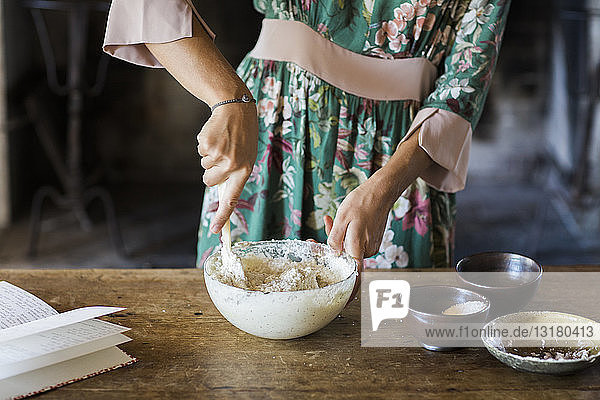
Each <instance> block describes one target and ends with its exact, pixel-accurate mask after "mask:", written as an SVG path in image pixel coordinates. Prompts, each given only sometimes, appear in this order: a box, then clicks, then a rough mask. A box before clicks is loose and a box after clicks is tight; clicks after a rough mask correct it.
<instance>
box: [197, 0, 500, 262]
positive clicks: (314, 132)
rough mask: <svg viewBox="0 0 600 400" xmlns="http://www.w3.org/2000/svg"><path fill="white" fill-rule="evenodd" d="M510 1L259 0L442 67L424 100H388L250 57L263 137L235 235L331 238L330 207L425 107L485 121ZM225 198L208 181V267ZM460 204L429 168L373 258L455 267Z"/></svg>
mask: <svg viewBox="0 0 600 400" xmlns="http://www.w3.org/2000/svg"><path fill="white" fill-rule="evenodd" d="M509 2H510V1H509V0H335V1H333V0H331V1H330V0H254V6H255V8H256V9H257V10H258V11H260V12H261V13H264V14H265V17H266V18H273V19H284V20H296V21H300V22H303V23H305V24H307V25H308V26H310V27H311V28H312V29H313V30H315V31H316V32H318V33H320V34H321V35H322V36H323V37H324V38H326V39H329V40H331V41H333V42H334V43H336V44H337V45H340V46H342V47H344V48H346V49H348V50H351V51H353V52H356V53H359V54H363V55H365V56H372V57H381V58H407V57H426V58H428V59H429V60H430V61H431V62H432V63H433V64H434V65H436V66H437V67H438V70H439V78H438V80H437V81H436V84H435V88H434V91H433V92H432V93H431V94H430V95H429V96H428V97H427V98H426V99H425V100H424V102H419V101H415V100H403V101H378V100H371V99H365V98H361V97H358V96H355V95H352V94H348V93H346V92H344V91H343V90H341V89H339V88H337V87H334V86H332V85H330V84H328V83H327V82H325V81H323V80H321V79H320V78H318V77H317V76H315V75H313V74H311V73H309V72H307V71H305V70H303V69H302V68H300V67H299V66H298V65H296V64H293V63H289V62H281V61H269V60H262V59H255V58H252V57H251V56H247V57H246V58H245V59H244V60H243V61H242V63H241V64H240V65H239V67H238V69H237V72H238V74H239V75H240V76H241V77H242V79H243V80H244V81H245V82H246V84H247V86H248V88H249V89H250V91H251V92H252V94H253V95H254V97H255V98H256V99H257V107H258V115H259V132H260V134H259V147H258V158H257V160H256V163H255V165H254V169H253V171H252V174H251V176H250V179H249V180H248V182H247V184H246V186H245V189H244V192H243V194H242V196H241V198H240V201H239V204H238V206H237V208H236V210H235V212H234V214H233V215H232V219H231V221H232V224H233V226H232V237H233V238H234V239H238V240H252V241H254V240H265V239H275V238H300V239H307V238H314V239H316V240H318V241H326V239H327V238H326V235H325V231H324V225H323V216H324V215H330V216H331V217H334V216H335V212H336V209H337V207H338V206H339V205H340V204H341V202H342V200H343V199H344V197H345V196H346V195H347V194H348V193H349V192H350V191H352V190H353V189H354V188H356V187H357V186H358V185H360V184H361V183H362V182H364V181H366V180H367V178H369V176H371V175H372V174H373V173H374V172H375V171H376V170H377V169H378V168H380V167H381V166H383V165H384V164H385V163H386V161H387V160H388V159H389V157H390V156H391V155H392V154H393V152H394V151H395V149H396V146H397V145H398V144H399V142H400V140H401V139H402V138H403V137H404V136H405V135H406V134H407V132H408V130H409V127H410V126H411V123H412V121H413V119H414V118H415V115H416V114H417V112H418V111H419V110H420V109H422V108H424V107H428V108H438V109H441V110H445V111H448V112H451V113H454V114H456V115H458V116H460V117H461V118H464V119H465V120H466V121H468V122H469V124H470V125H471V127H474V126H475V124H476V123H477V121H478V119H479V116H480V115H481V111H482V107H483V104H484V100H485V97H486V94H487V90H488V88H489V85H490V80H491V77H492V74H493V71H494V68H495V64H496V59H497V56H498V51H499V48H500V42H501V37H502V33H503V30H504V26H505V22H506V16H507V14H508V8H509ZM382 79H385V77H382ZM449 140H451V138H449ZM217 205H218V196H217V191H216V187H215V188H210V189H207V191H206V193H205V197H204V203H203V209H202V217H201V226H200V229H199V234H198V266H201V265H202V263H203V261H204V259H205V258H206V257H207V256H208V255H209V254H210V253H211V252H212V251H213V250H214V249H215V247H216V246H218V245H219V236H218V235H215V234H212V233H211V232H210V230H209V228H208V227H209V224H210V221H211V219H212V218H213V216H214V213H215V211H216V210H217ZM455 210H456V204H455V196H454V194H453V193H446V192H443V191H439V190H436V189H435V188H434V187H432V186H430V185H428V184H427V183H426V182H425V181H424V180H423V179H421V178H419V179H417V180H416V181H415V182H414V183H413V184H412V185H411V186H410V187H409V188H408V189H407V190H406V191H405V192H404V193H403V195H402V196H401V197H400V198H399V199H398V201H397V202H396V203H395V205H394V207H393V209H392V211H391V212H390V214H389V217H388V222H387V227H386V230H385V234H384V237H383V241H382V244H381V248H380V251H379V253H378V254H377V255H376V256H375V257H372V258H370V259H367V260H365V266H366V267H378V268H405V267H431V266H433V267H442V266H449V265H450V264H451V263H452V250H453V238H454V219H455Z"/></svg>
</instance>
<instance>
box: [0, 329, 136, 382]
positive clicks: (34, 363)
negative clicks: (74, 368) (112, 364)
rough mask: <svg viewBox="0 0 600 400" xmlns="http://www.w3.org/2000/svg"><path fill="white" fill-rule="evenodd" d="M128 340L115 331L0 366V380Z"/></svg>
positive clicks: (128, 339)
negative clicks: (114, 333)
mask: <svg viewBox="0 0 600 400" xmlns="http://www.w3.org/2000/svg"><path fill="white" fill-rule="evenodd" d="M130 340H131V339H130V338H128V337H127V336H125V335H122V334H120V333H117V334H116V335H111V336H107V337H104V338H101V339H98V340H94V341H92V342H86V343H83V344H80V345H77V346H73V347H69V348H67V349H64V350H60V351H55V352H52V353H49V354H45V355H42V356H39V357H35V358H29V359H27V360H24V361H20V362H15V363H12V364H8V365H4V366H0V380H2V379H5V378H9V377H11V376H15V375H19V374H23V373H26V372H29V371H34V370H36V369H39V368H43V367H47V366H49V365H53V364H57V363H60V362H63V361H66V360H70V359H72V358H77V357H81V356H84V355H86V354H91V353H94V352H96V351H99V350H103V349H107V348H109V347H113V346H117V345H119V344H123V343H127V342H129V341H130Z"/></svg>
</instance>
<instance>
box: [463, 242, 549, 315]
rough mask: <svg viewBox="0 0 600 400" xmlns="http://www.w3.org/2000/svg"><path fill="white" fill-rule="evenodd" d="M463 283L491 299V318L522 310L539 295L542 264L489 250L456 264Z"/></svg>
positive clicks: (518, 255)
mask: <svg viewBox="0 0 600 400" xmlns="http://www.w3.org/2000/svg"><path fill="white" fill-rule="evenodd" d="M456 272H457V273H458V277H459V279H460V280H461V281H462V284H463V285H464V286H465V287H466V288H467V289H470V290H473V291H475V292H477V293H479V294H481V295H483V296H485V297H487V298H488V299H489V300H490V302H491V308H490V312H489V314H488V318H489V319H493V318H495V317H497V316H499V315H504V314H508V313H513V312H516V311H520V310H521V309H522V308H523V307H524V306H526V305H527V304H528V303H529V302H530V301H531V299H532V298H533V296H534V295H535V293H536V291H537V289H538V287H539V285H540V282H541V279H542V266H541V265H540V264H538V263H537V262H535V261H534V260H532V259H531V258H529V257H526V256H523V255H520V254H514V253H503V252H485V253H479V254H474V255H472V256H469V257H465V258H463V259H462V260H460V261H459V262H458V264H457V265H456Z"/></svg>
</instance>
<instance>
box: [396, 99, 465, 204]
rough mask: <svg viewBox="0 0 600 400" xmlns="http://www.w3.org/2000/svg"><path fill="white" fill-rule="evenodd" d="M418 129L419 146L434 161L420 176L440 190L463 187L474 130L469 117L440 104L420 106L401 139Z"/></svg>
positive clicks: (453, 190)
mask: <svg viewBox="0 0 600 400" xmlns="http://www.w3.org/2000/svg"><path fill="white" fill-rule="evenodd" d="M417 130H418V131H419V146H420V147H421V148H422V149H423V150H425V152H426V153H427V154H428V155H429V157H431V159H432V160H433V161H434V162H435V164H434V165H432V166H431V167H429V168H428V169H426V170H425V171H424V172H423V173H422V174H421V178H422V179H423V180H424V181H425V182H427V184H428V185H430V186H433V187H434V188H436V189H437V190H441V191H443V192H449V193H455V192H458V191H460V190H462V189H464V188H465V183H466V181H467V169H468V166H469V152H470V150H471V137H472V135H473V131H472V129H471V124H470V123H469V121H467V120H465V119H464V118H462V117H460V116H459V115H457V114H454V113H452V112H450V111H446V110H442V109H439V108H423V109H421V110H420V111H419V112H418V113H417V115H416V116H415V119H414V120H413V123H412V125H411V126H410V128H409V130H408V133H407V134H406V136H404V138H403V139H402V142H403V141H405V140H406V139H408V138H409V137H410V136H411V135H412V134H413V133H414V132H416V131H417Z"/></svg>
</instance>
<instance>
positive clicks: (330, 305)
mask: <svg viewBox="0 0 600 400" xmlns="http://www.w3.org/2000/svg"><path fill="white" fill-rule="evenodd" d="M232 251H233V252H234V253H235V254H236V255H238V256H240V257H243V256H244V255H247V254H255V255H260V256H266V257H284V258H288V259H290V260H291V261H296V262H298V261H306V260H308V259H314V260H316V261H317V263H318V264H319V265H322V266H323V268H327V265H328V263H332V262H335V263H340V264H341V265H343V267H344V271H345V272H347V273H345V276H344V277H343V279H341V280H340V281H339V282H337V283H334V284H331V285H328V286H324V287H322V288H319V289H308V290H296V291H287V292H269V293H265V292H261V291H256V290H246V289H240V288H237V287H234V286H229V285H226V284H224V283H222V282H220V281H219V280H217V279H216V278H215V276H214V272H215V268H216V267H215V265H217V264H215V261H216V259H217V258H220V251H217V252H215V253H213V254H212V255H211V256H209V257H208V258H207V260H206V261H205V263H204V280H205V283H206V289H207V290H208V294H209V296H210V298H211V300H212V302H213V303H214V305H215V307H217V309H218V310H219V312H220V313H221V314H222V315H223V317H225V319H227V320H228V321H229V322H231V323H232V324H233V325H234V326H236V327H237V328H239V329H241V330H243V331H245V332H248V333H250V334H252V335H255V336H259V337H263V338H268V339H292V338H297V337H300V336H305V335H308V334H311V333H313V332H316V331H318V330H319V329H321V328H323V327H324V326H326V325H327V324H329V323H330V322H331V321H332V320H333V319H334V318H335V317H336V316H337V315H338V314H339V312H340V311H342V309H343V308H344V306H345V305H346V303H347V302H348V300H349V299H350V295H351V293H352V289H353V288H354V284H355V282H356V278H357V275H358V272H357V264H356V261H355V260H354V259H353V258H352V257H350V256H348V255H345V254H342V255H341V256H337V255H335V254H334V253H333V250H331V248H330V247H329V246H326V245H323V244H320V243H313V242H308V241H300V240H272V241H262V242H241V243H237V244H236V245H234V246H233V247H232ZM346 270H347V271H346Z"/></svg>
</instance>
